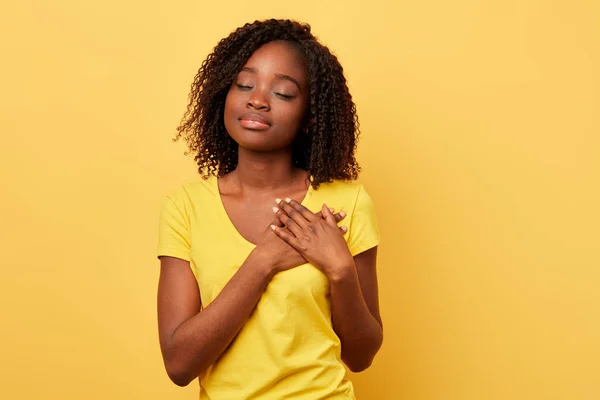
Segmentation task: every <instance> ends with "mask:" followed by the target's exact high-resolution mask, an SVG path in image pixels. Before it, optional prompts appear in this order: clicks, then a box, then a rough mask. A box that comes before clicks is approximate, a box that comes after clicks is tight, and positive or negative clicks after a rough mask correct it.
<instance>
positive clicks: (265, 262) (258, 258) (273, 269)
mask: <svg viewBox="0 0 600 400" xmlns="http://www.w3.org/2000/svg"><path fill="white" fill-rule="evenodd" d="M248 260H250V261H251V263H252V264H253V265H254V268H255V269H258V270H260V272H261V273H262V274H264V275H265V277H266V278H267V279H268V280H271V278H273V276H274V275H275V274H276V273H277V265H276V263H274V262H273V257H272V256H271V255H270V254H269V253H268V252H266V251H264V250H263V248H262V247H260V246H257V247H255V248H254V249H253V250H252V251H251V252H250V255H249V256H248Z"/></svg>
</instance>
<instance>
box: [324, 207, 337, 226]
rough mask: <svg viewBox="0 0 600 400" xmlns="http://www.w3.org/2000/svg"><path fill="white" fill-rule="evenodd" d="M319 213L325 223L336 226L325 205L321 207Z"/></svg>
mask: <svg viewBox="0 0 600 400" xmlns="http://www.w3.org/2000/svg"><path fill="white" fill-rule="evenodd" d="M321 212H322V213H323V215H324V216H325V221H326V222H327V223H328V224H329V225H330V226H336V227H337V223H336V222H335V218H334V217H333V214H332V213H331V211H329V208H328V207H327V206H326V205H325V204H323V206H322V207H321Z"/></svg>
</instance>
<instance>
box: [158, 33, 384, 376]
mask: <svg viewBox="0 0 600 400" xmlns="http://www.w3.org/2000/svg"><path fill="white" fill-rule="evenodd" d="M305 60H306V57H304V56H303V55H302V53H301V52H300V51H299V50H298V46H296V45H292V44H290V43H288V42H286V41H279V40H275V41H270V42H268V43H266V44H264V45H262V46H260V47H259V48H258V49H257V50H256V51H254V52H253V53H252V55H251V56H250V57H249V58H248V60H247V61H246V62H245V63H244V64H243V65H242V66H241V67H240V70H239V73H238V74H237V75H236V76H235V77H234V78H233V79H232V81H231V83H230V84H229V85H228V91H227V97H226V99H225V102H224V110H223V121H224V124H225V126H226V127H227V131H228V132H229V134H230V138H231V140H232V141H233V142H234V143H235V144H236V146H237V149H236V154H237V161H236V167H235V169H233V170H232V171H230V172H228V173H226V174H223V176H221V177H220V178H219V180H218V184H219V191H220V194H221V200H222V202H223V205H224V207H225V209H226V211H227V214H228V216H229V218H230V220H231V222H232V224H233V225H234V226H235V228H236V229H237V230H238V232H239V234H240V235H242V236H243V237H244V238H246V240H248V241H249V242H251V243H254V244H255V245H256V247H255V249H254V250H253V251H252V252H251V253H250V255H249V256H248V258H247V259H246V260H245V262H244V263H243V265H242V266H241V267H240V268H239V269H238V271H237V272H236V273H235V275H234V276H233V277H232V279H231V280H230V281H229V282H228V283H227V285H226V286H225V287H224V288H223V290H222V291H221V292H220V293H219V295H218V296H217V297H216V298H215V300H214V301H213V302H212V303H210V304H209V305H208V306H207V307H205V308H204V309H202V311H201V308H202V305H201V303H200V293H199V289H198V284H197V282H196V281H195V278H194V276H193V274H192V273H191V270H190V266H189V263H188V262H187V261H184V260H181V259H177V258H174V257H161V273H160V279H159V287H158V322H159V338H160V345H161V351H162V354H163V359H164V362H165V367H166V370H167V373H168V374H169V376H170V378H171V379H172V380H173V382H175V383H176V384H178V385H180V386H185V385H187V384H189V383H190V382H191V381H192V380H194V379H195V378H196V377H198V376H201V375H202V374H203V373H204V372H205V371H206V369H207V368H208V367H209V366H210V365H211V364H212V363H214V362H215V361H216V360H217V359H218V357H219V356H220V355H221V354H222V353H223V352H224V351H225V350H226V349H227V347H228V346H229V344H230V343H231V341H232V340H234V338H235V336H236V335H237V333H238V332H239V330H240V329H241V328H242V327H243V325H244V323H245V322H246V320H247V319H248V317H249V315H250V314H251V312H252V310H253V309H254V307H255V306H256V304H257V302H258V301H259V300H260V297H261V295H262V293H263V292H264V290H265V288H266V287H267V285H268V283H269V281H270V280H271V279H272V277H273V276H274V275H275V274H277V273H279V272H281V271H284V270H287V269H290V268H294V267H296V266H299V265H302V264H304V263H305V262H307V261H309V262H312V263H313V264H314V265H316V266H317V267H319V268H321V270H322V271H323V272H324V273H325V274H326V275H327V277H328V278H329V281H330V286H331V301H332V319H333V327H334V329H335V331H336V333H337V334H338V336H339V337H340V339H341V342H342V359H343V361H344V362H345V363H346V365H347V366H348V367H349V368H350V369H351V370H352V371H356V372H358V371H362V370H364V369H365V368H367V367H368V366H369V365H370V364H371V362H372V360H373V357H374V356H375V354H376V353H377V351H378V349H379V347H380V346H381V342H382V338H383V333H382V332H383V330H382V323H381V317H380V315H379V306H378V300H377V299H378V294H377V274H376V255H377V248H373V249H370V250H368V251H365V252H363V253H361V254H359V255H357V256H355V257H352V256H351V255H350V252H349V250H348V247H347V245H346V243H345V241H344V239H343V236H342V235H343V232H344V231H345V227H338V224H337V223H338V222H339V221H340V220H342V219H343V217H344V216H345V215H341V214H335V215H334V214H333V213H332V210H330V209H328V208H327V206H326V205H324V206H323V208H322V210H321V211H320V212H319V213H318V214H313V213H311V212H310V211H308V210H307V209H304V208H303V207H302V206H301V205H300V202H301V201H302V199H303V198H304V196H305V195H306V191H307V190H308V186H309V185H310V184H312V183H314V182H312V183H311V181H310V179H309V176H311V175H310V173H309V171H307V170H306V169H302V168H298V166H297V165H298V164H297V163H294V154H295V152H296V147H295V145H296V144H297V138H298V135H301V134H302V129H303V123H304V121H306V116H307V114H309V113H310V111H309V109H310V106H309V103H310V91H311V89H310V88H309V86H308V82H309V81H310V79H309V75H310V68H307V63H306V62H305ZM293 81H295V82H293ZM289 96H291V97H289ZM346 145H347V144H346ZM341 147H344V146H341ZM352 160H353V158H352ZM331 176H332V179H333V178H335V176H333V175H331ZM278 199H289V202H288V201H278ZM284 225H286V226H287V228H288V229H287V230H283V229H282V227H283V226H284Z"/></svg>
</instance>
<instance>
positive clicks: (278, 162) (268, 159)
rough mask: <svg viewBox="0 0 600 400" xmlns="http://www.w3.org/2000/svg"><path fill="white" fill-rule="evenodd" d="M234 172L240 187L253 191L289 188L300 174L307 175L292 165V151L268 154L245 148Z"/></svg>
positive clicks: (239, 154) (240, 153)
mask: <svg viewBox="0 0 600 400" xmlns="http://www.w3.org/2000/svg"><path fill="white" fill-rule="evenodd" d="M234 172H235V176H236V178H237V179H236V180H237V181H238V183H239V185H240V187H242V188H245V189H246V190H248V189H250V190H252V191H254V190H257V191H264V190H273V189H281V188H287V187H289V186H292V185H293V184H294V182H297V179H298V175H299V173H305V172H304V171H300V170H298V169H297V168H295V167H294V166H293V165H292V152H291V150H286V151H278V152H273V153H268V152H255V151H251V150H247V149H243V148H239V151H238V165H237V168H236V169H235V171H234Z"/></svg>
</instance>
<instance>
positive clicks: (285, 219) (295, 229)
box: [273, 207, 302, 237]
mask: <svg viewBox="0 0 600 400" xmlns="http://www.w3.org/2000/svg"><path fill="white" fill-rule="evenodd" d="M273 212H274V213H275V218H276V219H277V222H279V224H276V226H278V227H280V228H282V227H284V226H285V227H286V228H288V229H289V230H290V231H291V232H292V234H293V235H294V236H295V237H298V236H300V235H301V234H302V228H301V227H300V226H299V225H298V224H297V223H296V222H295V221H294V220H293V219H292V218H291V217H290V216H289V215H287V213H286V212H285V211H284V210H282V209H281V208H277V207H273Z"/></svg>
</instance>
